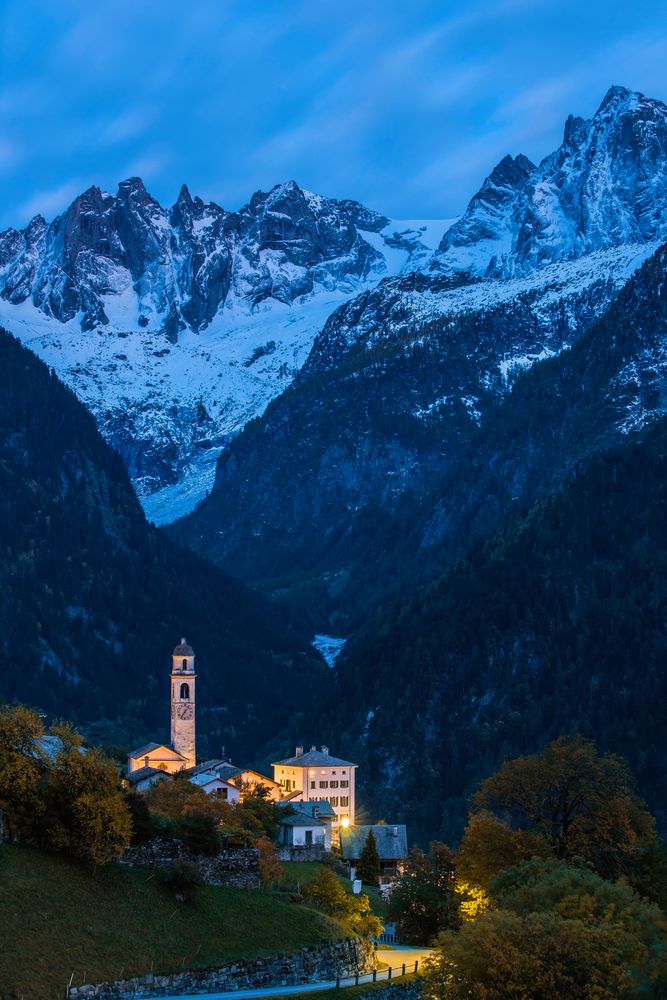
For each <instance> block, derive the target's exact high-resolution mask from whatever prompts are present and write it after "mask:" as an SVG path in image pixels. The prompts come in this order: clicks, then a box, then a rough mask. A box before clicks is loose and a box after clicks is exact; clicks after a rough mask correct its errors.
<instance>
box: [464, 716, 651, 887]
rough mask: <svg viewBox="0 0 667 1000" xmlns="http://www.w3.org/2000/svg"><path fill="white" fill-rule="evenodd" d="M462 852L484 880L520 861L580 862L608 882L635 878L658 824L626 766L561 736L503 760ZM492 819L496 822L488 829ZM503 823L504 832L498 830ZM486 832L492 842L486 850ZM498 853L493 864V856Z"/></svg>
mask: <svg viewBox="0 0 667 1000" xmlns="http://www.w3.org/2000/svg"><path fill="white" fill-rule="evenodd" d="M474 809H475V812H477V813H479V812H482V811H484V812H485V814H486V815H485V816H483V817H481V818H475V819H474V822H473V820H471V824H470V826H469V830H468V831H467V832H466V841H464V849H463V850H462V854H461V861H462V862H463V865H464V868H466V867H467V875H470V873H471V872H472V869H473V868H475V867H476V868H477V869H478V877H477V878H475V879H473V878H472V877H470V880H471V881H474V882H476V883H477V884H479V885H483V884H484V881H483V879H484V878H485V877H486V878H487V879H488V877H489V876H490V875H491V874H493V871H492V869H493V867H494V864H495V865H497V867H496V871H499V870H501V869H502V868H504V867H507V864H508V863H510V864H511V863H513V862H516V861H517V860H521V859H522V858H524V857H531V856H542V857H543V856H545V855H550V856H552V857H554V858H557V859H561V860H565V861H571V860H574V859H576V858H584V859H586V860H587V861H588V862H590V863H591V864H592V865H593V866H594V867H595V870H596V871H598V872H599V873H600V875H602V876H603V877H605V878H611V879H615V878H618V877H619V876H621V875H624V876H626V877H627V878H629V879H630V880H632V879H633V877H634V876H635V875H636V876H637V878H639V874H638V872H639V868H638V863H639V862H641V861H642V859H643V857H644V855H645V854H647V853H649V852H650V851H651V850H652V848H653V846H654V845H655V842H656V833H655V822H654V820H653V817H652V816H651V814H650V812H649V811H648V809H647V808H646V805H645V804H644V802H642V800H641V799H640V798H639V797H638V796H637V795H636V794H635V791H634V788H633V782H632V777H631V775H630V772H629V770H628V767H627V765H626V764H625V762H624V761H623V760H622V759H621V758H620V757H617V756H615V755H614V754H600V753H598V751H597V748H596V747H595V744H594V743H592V742H591V741H590V740H587V739H585V738H584V737H582V736H564V737H561V738H560V739H558V740H555V741H554V742H553V743H550V744H549V745H548V746H546V747H545V749H544V750H543V751H542V752H541V753H538V754H533V755H532V756H529V757H519V758H517V759H516V760H511V761H507V762H506V763H505V764H503V766H502V767H501V768H500V770H499V771H498V772H496V774H494V775H492V776H491V777H490V778H487V780H486V781H485V782H484V784H483V785H482V787H481V789H480V791H479V792H478V794H477V795H476V796H475V799H474ZM489 816H493V817H495V820H496V822H495V823H493V822H492V820H491V819H490V818H489ZM503 824H504V827H505V829H503ZM491 827H493V830H494V831H495V836H496V839H497V844H489V841H488V834H489V833H490V831H491ZM494 855H495V858H494Z"/></svg>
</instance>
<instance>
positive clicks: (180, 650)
mask: <svg viewBox="0 0 667 1000" xmlns="http://www.w3.org/2000/svg"><path fill="white" fill-rule="evenodd" d="M194 655H195V651H194V649H193V648H192V646H189V645H188V644H187V642H186V641H185V639H181V641H180V642H179V644H178V646H176V648H175V649H174V652H173V653H172V656H194Z"/></svg>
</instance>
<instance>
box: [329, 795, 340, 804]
mask: <svg viewBox="0 0 667 1000" xmlns="http://www.w3.org/2000/svg"><path fill="white" fill-rule="evenodd" d="M329 802H330V803H331V805H332V806H337V805H338V796H337V795H332V796H330V798H329Z"/></svg>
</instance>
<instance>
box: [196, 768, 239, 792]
mask: <svg viewBox="0 0 667 1000" xmlns="http://www.w3.org/2000/svg"><path fill="white" fill-rule="evenodd" d="M188 781H191V782H192V783H193V785H199V787H200V788H201V787H202V786H203V785H210V783H211V782H212V781H220V782H222V784H223V785H229V787H230V788H233V787H234V786H233V785H230V783H229V782H228V781H225V780H224V778H221V777H220V775H219V774H217V773H216V772H215V771H200V772H199V773H198V774H193V775H191V776H190V777H189V778H188Z"/></svg>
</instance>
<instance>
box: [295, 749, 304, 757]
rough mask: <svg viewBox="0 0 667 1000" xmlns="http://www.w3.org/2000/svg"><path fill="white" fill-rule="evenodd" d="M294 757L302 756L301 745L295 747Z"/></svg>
mask: <svg viewBox="0 0 667 1000" xmlns="http://www.w3.org/2000/svg"><path fill="white" fill-rule="evenodd" d="M295 757H303V747H297V748H296V754H295Z"/></svg>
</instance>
